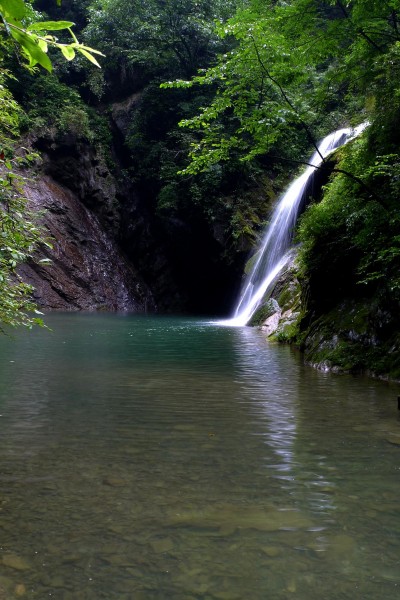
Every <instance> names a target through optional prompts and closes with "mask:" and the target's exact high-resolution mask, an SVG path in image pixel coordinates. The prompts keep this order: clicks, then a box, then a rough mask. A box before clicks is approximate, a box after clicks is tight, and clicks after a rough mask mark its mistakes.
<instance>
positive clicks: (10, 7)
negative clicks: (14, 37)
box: [0, 0, 26, 20]
mask: <svg viewBox="0 0 400 600" xmlns="http://www.w3.org/2000/svg"><path fill="white" fill-rule="evenodd" d="M0 12H1V13H2V14H3V15H4V16H5V17H11V19H12V20H14V19H15V20H21V19H23V17H24V16H25V13H26V7H25V4H24V2H23V1H22V0H0Z"/></svg>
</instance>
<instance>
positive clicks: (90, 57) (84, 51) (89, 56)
mask: <svg viewBox="0 0 400 600" xmlns="http://www.w3.org/2000/svg"><path fill="white" fill-rule="evenodd" d="M77 50H78V51H79V52H80V53H81V54H83V56H85V57H86V58H87V59H88V60H89V61H90V62H91V63H93V64H94V65H96V67H99V68H101V67H100V65H99V63H98V62H97V60H96V59H95V57H94V56H92V55H91V54H90V52H88V51H87V50H84V49H83V48H80V47H79V46H78V48H77Z"/></svg>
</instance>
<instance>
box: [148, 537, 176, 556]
mask: <svg viewBox="0 0 400 600" xmlns="http://www.w3.org/2000/svg"><path fill="white" fill-rule="evenodd" d="M151 547H152V549H153V551H154V552H155V553H156V554H161V553H163V552H169V551H170V550H172V548H173V547H174V543H173V541H172V540H171V539H169V538H165V539H163V540H155V541H154V542H151Z"/></svg>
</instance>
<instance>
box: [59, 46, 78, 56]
mask: <svg viewBox="0 0 400 600" xmlns="http://www.w3.org/2000/svg"><path fill="white" fill-rule="evenodd" d="M59 48H60V50H61V52H62V53H63V55H64V57H65V58H66V59H67V60H72V59H73V58H75V50H74V49H73V48H71V46H66V45H64V44H60V45H59Z"/></svg>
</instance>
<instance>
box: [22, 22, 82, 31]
mask: <svg viewBox="0 0 400 600" xmlns="http://www.w3.org/2000/svg"><path fill="white" fill-rule="evenodd" d="M73 25H75V23H72V22H71V21H40V22H38V23H32V24H31V25H29V27H28V28H27V31H59V30H60V29H69V28H70V27H73Z"/></svg>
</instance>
